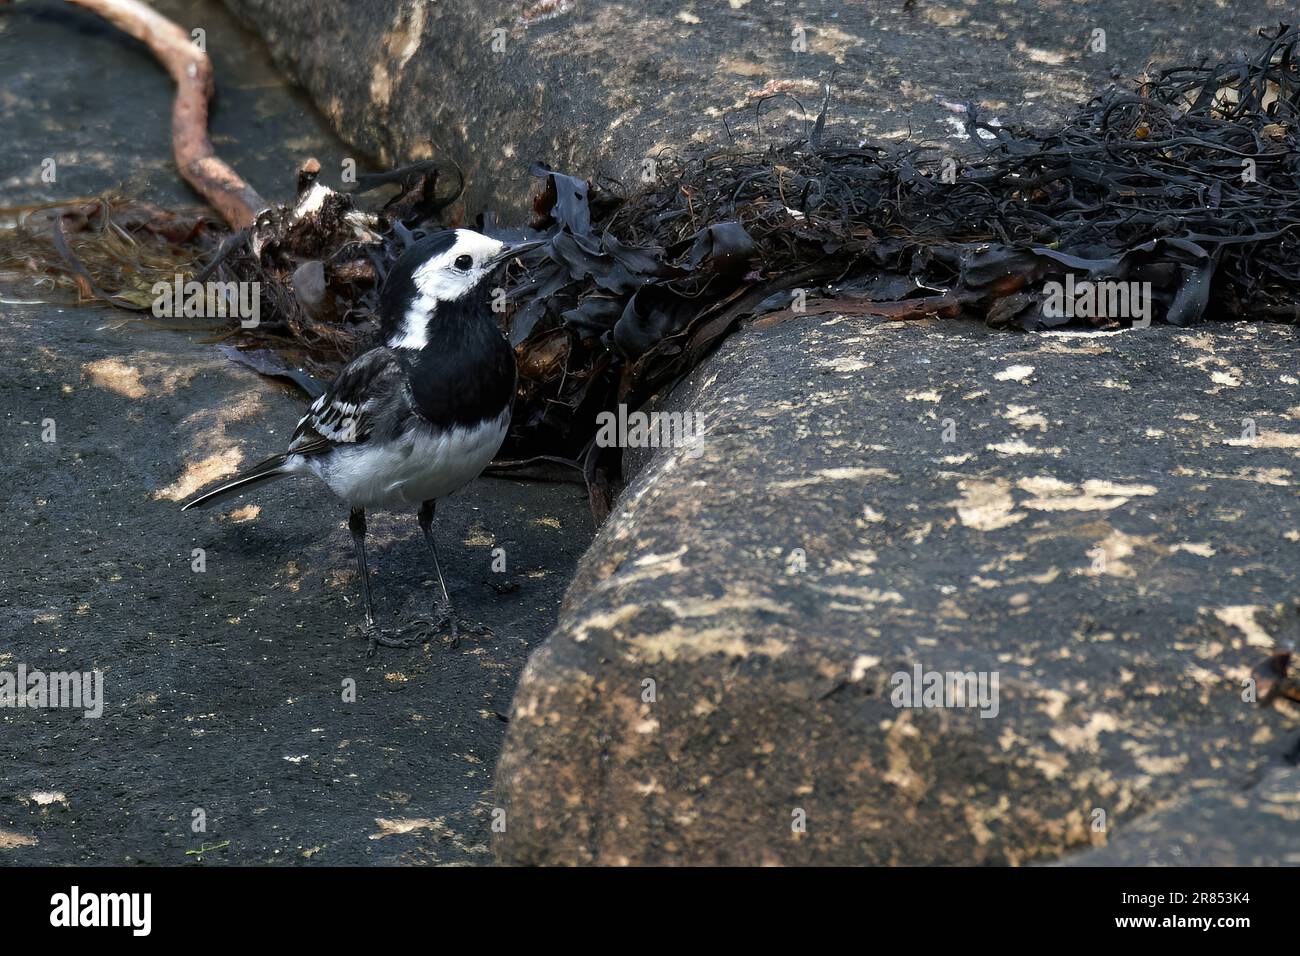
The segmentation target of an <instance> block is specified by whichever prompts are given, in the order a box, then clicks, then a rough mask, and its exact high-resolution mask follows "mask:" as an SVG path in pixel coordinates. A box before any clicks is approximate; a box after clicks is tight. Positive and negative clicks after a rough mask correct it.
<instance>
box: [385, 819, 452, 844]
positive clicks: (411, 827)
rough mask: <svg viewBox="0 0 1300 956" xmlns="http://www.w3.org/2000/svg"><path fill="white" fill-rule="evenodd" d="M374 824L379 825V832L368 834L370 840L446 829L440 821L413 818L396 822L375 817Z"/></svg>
mask: <svg viewBox="0 0 1300 956" xmlns="http://www.w3.org/2000/svg"><path fill="white" fill-rule="evenodd" d="M375 823H377V824H378V825H379V832H378V833H372V834H370V839H372V840H382V839H383V838H384V837H389V836H394V835H396V834H399V833H414V832H415V831H416V830H444V829H446V826H445V825H444V824H443V823H442V821H441V820H430V819H428V818H426V817H414V818H408V819H398V820H386V819H384V818H383V817H375Z"/></svg>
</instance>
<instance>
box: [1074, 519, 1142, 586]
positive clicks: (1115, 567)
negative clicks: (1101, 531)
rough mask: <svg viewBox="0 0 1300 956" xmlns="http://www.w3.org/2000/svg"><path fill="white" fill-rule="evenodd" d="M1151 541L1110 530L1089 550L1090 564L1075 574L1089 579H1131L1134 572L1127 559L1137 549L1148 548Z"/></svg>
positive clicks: (1140, 536)
mask: <svg viewBox="0 0 1300 956" xmlns="http://www.w3.org/2000/svg"><path fill="white" fill-rule="evenodd" d="M1151 541H1152V538H1151V537H1149V536H1143V535H1135V534H1125V533H1124V532H1123V531H1117V530H1114V529H1112V530H1111V532H1110V534H1108V535H1107V536H1106V537H1105V538H1103V539H1102V540H1100V541H1098V542H1097V543H1096V544H1095V545H1093V547H1092V548H1091V549H1089V551H1088V556H1089V557H1090V558H1092V563H1091V564H1090V565H1089V566H1088V567H1086V568H1082V569H1080V570H1078V571H1076V572H1075V573H1076V574H1086V575H1088V576H1089V577H1100V576H1102V575H1107V576H1109V577H1112V578H1131V577H1133V574H1134V571H1133V569H1132V568H1131V567H1130V566H1129V565H1128V562H1127V559H1128V558H1131V557H1132V556H1133V555H1134V554H1136V553H1137V549H1138V548H1142V547H1147V546H1149V545H1150V544H1151Z"/></svg>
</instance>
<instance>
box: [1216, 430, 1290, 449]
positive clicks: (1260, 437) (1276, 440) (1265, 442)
mask: <svg viewBox="0 0 1300 956" xmlns="http://www.w3.org/2000/svg"><path fill="white" fill-rule="evenodd" d="M1224 444H1225V445H1235V446H1237V447H1238V448H1300V434H1296V433H1294V432H1271V431H1262V432H1260V433H1259V434H1257V435H1255V436H1254V437H1253V438H1229V439H1226V440H1225V441H1224Z"/></svg>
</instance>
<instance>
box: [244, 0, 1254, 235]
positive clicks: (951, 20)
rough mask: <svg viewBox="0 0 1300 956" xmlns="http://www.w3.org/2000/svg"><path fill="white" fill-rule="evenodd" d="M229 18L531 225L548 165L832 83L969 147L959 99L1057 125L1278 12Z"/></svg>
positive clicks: (371, 139)
mask: <svg viewBox="0 0 1300 956" xmlns="http://www.w3.org/2000/svg"><path fill="white" fill-rule="evenodd" d="M226 3H227V5H228V6H229V7H230V8H231V9H232V10H234V11H235V12H236V13H237V14H239V15H240V16H241V17H242V18H243V19H244V20H245V21H246V22H247V23H249V24H250V25H252V26H254V27H255V28H256V29H257V30H258V31H259V32H260V33H261V34H262V36H263V37H265V39H266V41H267V44H268V45H269V46H270V49H271V52H272V53H273V54H274V56H275V57H276V60H277V62H278V63H280V64H281V65H282V66H284V67H285V68H286V69H287V70H288V71H289V72H290V73H291V74H292V75H293V76H295V77H297V79H298V80H299V81H300V82H301V83H302V85H303V86H304V87H305V88H306V89H307V91H308V92H309V93H310V94H311V95H312V96H313V97H314V98H315V100H316V102H317V103H318V104H319V105H320V106H321V108H322V109H323V110H324V112H325V113H326V114H327V115H328V116H329V117H330V118H331V119H333V120H334V122H335V124H336V126H337V128H338V130H339V131H340V132H341V133H342V134H343V135H344V137H346V138H347V139H348V140H350V141H351V142H352V143H354V144H355V145H356V146H357V147H358V148H359V149H362V150H365V151H368V152H369V153H371V154H373V155H374V156H376V157H377V158H378V159H379V160H380V162H382V163H383V164H386V165H391V164H397V163H402V162H409V161H412V160H416V159H425V158H430V157H435V158H440V159H449V160H452V161H454V162H456V163H458V164H459V165H460V166H461V168H462V169H463V170H465V171H466V173H467V174H468V176H469V179H470V188H469V192H468V194H467V197H466V200H467V201H466V206H467V208H468V209H469V211H470V213H471V214H473V213H477V212H478V211H480V210H481V209H483V208H484V207H489V206H490V207H493V208H495V209H496V210H497V211H498V212H499V213H500V214H501V215H502V217H503V218H504V219H506V220H507V221H519V220H523V219H526V218H527V216H528V196H529V193H530V190H531V188H532V183H531V182H530V181H529V177H528V169H529V166H530V165H531V164H532V163H533V162H535V161H537V160H541V161H544V162H547V163H549V164H551V165H552V166H553V167H555V168H560V169H563V170H564V171H566V172H569V173H572V174H574V175H581V176H595V175H597V174H598V173H604V174H607V175H610V176H613V177H615V178H617V179H620V180H623V181H625V182H628V183H632V184H635V181H636V177H637V176H638V175H639V174H640V172H641V170H642V168H643V163H644V161H645V159H646V158H647V157H654V156H658V155H660V154H661V153H662V152H663V151H665V150H667V151H668V152H669V153H670V154H671V152H673V151H675V150H679V149H680V148H681V147H683V146H684V145H686V144H690V143H709V144H719V143H723V142H726V141H727V139H728V136H729V135H730V136H733V137H735V139H736V141H737V142H738V143H742V144H747V145H750V146H763V145H766V144H767V143H769V142H778V141H785V140H786V139H788V138H789V137H791V136H793V135H796V134H806V133H807V132H808V130H809V129H810V128H811V124H812V120H813V119H814V118H815V116H816V114H817V110H818V107H819V104H820V101H821V98H822V86H823V84H824V83H825V82H826V81H827V80H828V79H829V78H830V76H831V73H832V71H834V72H835V74H836V79H835V96H834V107H833V111H832V117H831V118H832V121H833V122H835V123H837V124H839V125H840V132H842V133H844V134H845V135H849V136H852V135H854V134H862V135H865V136H871V137H877V138H886V139H890V140H900V139H902V138H905V137H907V136H908V135H909V134H910V135H912V136H913V137H914V138H915V139H916V140H919V141H927V142H930V143H934V144H943V143H946V144H948V145H950V146H952V147H953V148H954V149H960V148H961V141H960V139H957V138H955V137H954V134H955V130H954V126H955V127H956V131H957V132H959V131H960V123H958V122H957V117H956V116H955V115H954V113H953V112H952V109H951V105H950V104H954V103H956V104H963V103H967V102H971V103H975V104H977V105H978V106H979V107H980V108H981V110H982V111H984V112H985V113H986V115H987V116H989V117H995V118H997V119H998V120H999V121H1001V122H1003V123H1010V122H1014V121H1028V122H1047V121H1050V120H1051V119H1052V118H1054V117H1056V116H1058V115H1059V114H1060V113H1061V111H1062V110H1064V109H1067V108H1068V107H1069V106H1070V105H1071V104H1073V103H1075V102H1078V101H1080V100H1083V99H1086V98H1087V97H1088V96H1090V95H1091V94H1092V92H1093V91H1094V90H1095V89H1097V88H1098V87H1100V86H1104V85H1105V84H1106V83H1108V82H1110V81H1111V76H1112V73H1114V75H1116V76H1125V77H1127V76H1136V75H1137V74H1138V73H1140V72H1141V71H1142V70H1143V69H1144V68H1145V67H1146V66H1147V63H1148V61H1149V60H1150V59H1152V58H1154V59H1156V60H1157V61H1161V60H1167V59H1169V58H1171V57H1177V58H1181V59H1183V60H1189V61H1193V62H1195V61H1198V60H1199V59H1200V58H1201V57H1202V56H1207V57H1213V56H1216V55H1222V54H1225V53H1230V52H1233V51H1234V50H1235V48H1236V47H1237V46H1240V45H1243V44H1245V43H1246V42H1248V40H1249V39H1250V37H1251V36H1252V35H1253V33H1254V31H1255V30H1257V29H1258V28H1260V27H1265V26H1268V27H1271V26H1274V25H1276V22H1277V19H1278V17H1279V15H1280V14H1279V12H1278V10H1277V7H1276V5H1275V4H1273V3H1269V2H1267V0H1245V2H1240V3H1233V4H1228V5H1224V4H1222V3H1214V2H1210V0H1197V2H1192V3H1182V2H1173V0H1162V2H1158V3H1151V2H1148V0H1102V2H1097V3H1089V4H1087V5H1086V7H1085V6H1084V5H1080V4H1073V3H1050V4H1045V3H1042V2H1040V0H1010V2H999V3H970V2H967V3H957V2H938V3H936V2H933V0H917V2H915V3H904V2H903V0H888V2H875V0H873V2H870V3H843V2H841V0H792V2H789V3H784V4H773V3H763V2H759V0H729V2H727V3H722V2H709V3H699V2H691V0H642V2H638V3H629V2H621V0H614V2H600V3H592V2H582V0H526V2H519V0H481V2H475V3H427V2H425V0H226ZM1097 30H1101V31H1104V37H1103V38H1102V39H1104V44H1105V49H1104V51H1098V50H1096V49H1095V47H1096V46H1097V39H1098V36H1097V35H1096V34H1095V32H1094V31H1097ZM795 47H799V48H800V49H799V50H796V49H795ZM770 95H771V96H774V97H775V98H773V99H768V100H766V101H764V102H762V103H761V106H760V101H762V99H763V97H766V96H770ZM945 104H949V105H945ZM962 137H963V138H964V134H962ZM326 172H327V177H328V175H329V174H330V173H332V172H333V173H334V174H335V175H337V173H336V172H335V171H331V170H329V169H328V167H327V170H326Z"/></svg>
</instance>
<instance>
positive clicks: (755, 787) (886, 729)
mask: <svg viewBox="0 0 1300 956" xmlns="http://www.w3.org/2000/svg"><path fill="white" fill-rule="evenodd" d="M760 324H761V323H760ZM1294 346H1295V337H1294V331H1293V330H1292V329H1290V328H1287V327H1282V326H1266V325H1244V324H1243V325H1234V326H1203V327H1200V328H1197V329H1192V330H1184V331H1180V330H1176V329H1172V328H1169V327H1156V328H1151V329H1147V330H1131V331H1126V332H1123V333H1120V334H1115V335H1091V336H1085V337H1079V336H1072V335H1061V334H1041V335H1038V336H1026V335H1021V334H1006V333H992V332H988V331H986V330H984V329H983V328H982V327H978V326H973V325H971V324H967V323H960V322H929V323H913V324H904V323H892V324H891V323H889V322H886V321H881V320H868V319H861V318H852V317H829V318H828V317H825V316H821V317H807V316H805V317H799V318H796V319H793V320H790V321H787V322H785V323H781V324H776V325H774V326H771V327H767V328H751V329H749V330H747V331H745V332H743V333H740V334H738V335H736V336H733V337H732V338H731V339H729V340H728V341H727V342H726V344H725V345H724V346H723V347H722V349H721V350H720V351H719V353H718V354H717V355H716V356H715V357H714V358H713V359H712V360H711V361H710V362H709V363H708V364H707V365H706V366H705V367H703V368H701V369H699V370H697V372H696V374H695V375H694V376H692V378H691V379H690V380H689V381H688V382H687V383H686V384H684V385H683V386H682V387H680V388H679V389H678V390H677V391H676V392H675V393H674V395H673V396H672V398H671V400H670V401H669V403H668V406H667V408H668V410H672V411H681V412H688V411H689V412H691V413H693V414H696V415H699V416H702V420H703V425H704V428H705V436H704V439H703V442H702V447H701V448H700V452H701V453H700V454H699V457H694V458H693V457H691V453H693V451H692V450H691V449H664V450H660V451H659V452H658V453H657V454H656V455H655V456H654V457H653V458H652V459H651V460H650V462H649V464H648V465H646V467H645V468H644V469H643V470H642V472H641V473H640V475H639V476H638V477H637V479H636V481H635V482H634V483H633V484H632V485H631V486H630V487H629V488H628V489H627V491H626V492H625V493H624V495H623V497H622V499H621V501H620V503H619V506H618V507H617V509H616V511H615V513H614V514H613V516H611V518H610V519H609V522H608V523H607V524H606V525H605V526H604V527H603V528H602V530H601V532H600V533H599V535H598V536H597V539H596V542H595V544H594V545H593V547H592V549H591V551H590V552H589V553H588V554H587V556H586V557H585V558H584V560H583V562H582V564H581V566H580V568H579V572H578V576H577V579H576V581H575V583H574V585H573V586H572V587H571V589H570V591H569V594H568V595H567V597H566V600H565V606H564V608H563V611H562V614H561V620H560V624H559V627H558V628H557V630H556V631H555V632H554V633H553V634H552V636H551V637H550V639H549V640H548V641H547V643H546V645H545V646H544V647H543V648H542V649H541V650H540V651H538V652H537V653H535V654H534V655H533V657H532V658H531V660H530V662H529V664H528V667H527V668H526V670H525V671H524V675H523V678H522V680H521V683H520V686H519V689H518V691H517V693H516V697H515V703H514V711H513V720H512V723H511V726H510V731H509V733H508V735H507V739H506V746H505V749H504V751H503V753H502V757H501V762H500V765H499V770H498V787H499V793H498V799H500V800H501V801H503V805H504V806H505V807H506V809H507V814H508V820H509V824H508V829H507V832H506V834H505V835H504V836H503V837H502V838H501V839H500V840H499V842H498V844H497V849H498V853H499V855H500V857H501V858H502V859H503V860H505V861H507V862H514V863H584V862H595V863H666V862H679V861H691V862H697V863H698V862H704V863H734V864H758V863H784V864H799V863H813V862H816V863H875V864H880V863H904V864H925V863H1025V862H1031V861H1044V860H1051V859H1054V858H1057V857H1059V856H1060V855H1062V854H1064V853H1066V852H1067V851H1070V850H1073V849H1078V848H1080V847H1088V846H1091V845H1094V844H1096V845H1100V844H1103V843H1104V842H1105V841H1106V839H1107V834H1108V833H1112V832H1116V831H1119V832H1122V831H1123V830H1124V829H1125V828H1127V827H1130V826H1133V825H1134V822H1135V821H1137V820H1140V819H1141V818H1142V817H1143V816H1144V815H1145V814H1148V813H1151V812H1153V811H1156V810H1159V809H1160V808H1162V807H1163V806H1165V805H1167V804H1169V803H1171V802H1172V801H1174V800H1175V799H1177V798H1179V797H1180V796H1183V795H1185V794H1187V793H1189V792H1194V791H1197V790H1201V789H1205V788H1210V787H1216V788H1222V789H1227V790H1234V789H1241V788H1243V787H1245V786H1248V785H1249V784H1251V783H1252V782H1253V781H1254V780H1255V779H1257V777H1258V776H1259V775H1261V774H1263V773H1265V772H1266V771H1267V769H1268V768H1269V767H1270V766H1271V765H1274V764H1278V765H1282V764H1284V763H1285V761H1286V760H1287V759H1290V760H1291V761H1294V759H1295V755H1296V750H1295V748H1296V741H1297V729H1298V727H1300V724H1298V723H1297V711H1296V708H1294V707H1293V706H1291V705H1289V704H1283V705H1281V706H1279V707H1277V708H1273V709H1262V708H1260V707H1258V706H1257V705H1255V704H1253V703H1247V702H1244V701H1243V699H1242V697H1243V688H1244V686H1245V685H1244V684H1243V682H1244V681H1246V680H1247V679H1248V678H1249V676H1250V672H1251V669H1252V668H1253V667H1255V666H1256V665H1257V664H1259V663H1260V662H1261V661H1262V660H1263V659H1264V658H1265V657H1267V656H1268V653H1269V651H1270V649H1271V648H1272V647H1273V646H1274V644H1275V643H1286V642H1294V641H1295V639H1296V637H1297V633H1298V632H1300V617H1297V608H1296V607H1295V606H1294V604H1292V605H1290V606H1287V607H1278V606H1277V605H1278V603H1279V602H1281V601H1288V602H1293V601H1294V596H1295V594H1296V593H1297V590H1298V584H1300V582H1298V581H1297V575H1298V572H1297V568H1298V567H1300V560H1297V559H1298V558H1300V523H1298V522H1297V519H1298V518H1300V510H1298V509H1297V507H1296V482H1297V478H1296V471H1297V462H1298V460H1300V387H1298V386H1300V382H1298V381H1297V379H1296V368H1295V361H1294ZM1252 434H1253V436H1254V437H1253V438H1252V437H1250V436H1251V435H1252ZM946 439H947V440H946ZM917 667H919V668H921V669H922V670H923V671H925V672H931V671H938V672H945V673H946V672H962V673H966V672H975V673H976V674H984V675H989V674H991V673H992V672H997V674H998V675H999V694H998V695H997V698H996V714H995V715H992V714H991V715H990V716H987V717H981V716H980V715H979V713H978V712H977V711H976V710H975V709H972V708H966V707H960V706H958V707H947V708H929V707H926V708H917V709H912V708H899V707H896V706H895V705H894V703H893V701H892V699H891V698H892V695H893V693H894V690H895V688H896V686H897V685H896V684H895V682H894V675H895V674H898V673H906V674H911V673H912V672H913V671H914V669H915V668H917ZM647 681H652V682H653V684H647V683H646V682H647ZM647 689H649V690H652V691H653V694H651V693H648V692H647ZM651 696H653V700H651V699H649V698H650V697H651ZM988 709H989V710H991V709H992V708H988ZM1099 813H1101V814H1104V816H1099V815H1098V814H1099ZM800 821H804V822H805V824H806V829H805V830H804V832H798V828H797V827H795V826H794V825H795V824H797V823H799V822H800ZM1098 822H1100V823H1101V827H1099V828H1094V824H1095V823H1098ZM1281 847H1282V844H1281V843H1279V844H1277V845H1275V846H1274V847H1272V848H1271V853H1272V857H1273V859H1275V860H1276V859H1278V854H1280V853H1281V852H1282V849H1281ZM1291 849H1292V850H1294V847H1292V848H1291Z"/></svg>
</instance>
